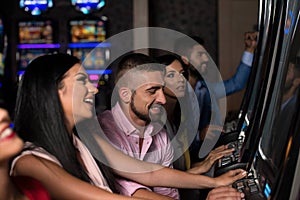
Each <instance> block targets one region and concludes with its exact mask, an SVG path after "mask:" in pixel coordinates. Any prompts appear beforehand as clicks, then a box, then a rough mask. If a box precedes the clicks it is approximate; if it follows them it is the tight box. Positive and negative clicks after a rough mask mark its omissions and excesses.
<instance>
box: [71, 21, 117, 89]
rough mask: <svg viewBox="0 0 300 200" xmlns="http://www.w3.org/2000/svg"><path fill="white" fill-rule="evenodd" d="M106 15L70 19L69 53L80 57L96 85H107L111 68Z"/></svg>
mask: <svg viewBox="0 0 300 200" xmlns="http://www.w3.org/2000/svg"><path fill="white" fill-rule="evenodd" d="M106 20H107V19H106V17H104V16H103V17H102V18H101V19H85V20H81V19H79V20H70V21H69V30H70V39H69V41H70V43H69V44H68V53H70V54H71V55H74V56H76V57H78V58H79V59H80V60H81V62H82V66H83V67H84V68H85V70H86V72H87V73H88V75H89V78H90V81H91V82H92V83H93V84H94V85H95V86H96V87H102V88H103V87H106V86H107V83H108V81H109V80H110V76H111V70H110V69H107V62H108V61H109V59H110V49H109V48H110V44H109V43H106V42H105V39H106Z"/></svg>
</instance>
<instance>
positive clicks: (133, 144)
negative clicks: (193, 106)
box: [98, 103, 179, 199]
mask: <svg viewBox="0 0 300 200" xmlns="http://www.w3.org/2000/svg"><path fill="white" fill-rule="evenodd" d="M98 120H99V122H100V126H101V128H102V129H103V131H104V133H105V135H106V136H107V137H108V139H109V140H110V141H111V142H112V143H113V145H114V146H115V147H116V148H119V149H120V150H121V151H122V152H123V153H125V154H127V155H129V156H131V157H134V158H136V159H139V160H143V161H147V162H152V163H157V164H161V165H163V166H166V167H173V165H172V162H173V148H172V146H171V143H170V140H169V138H168V136H167V133H166V131H165V130H164V129H163V128H162V127H161V125H159V124H158V123H151V124H150V125H148V126H147V127H145V131H144V141H143V144H142V146H141V149H140V135H141V134H140V132H139V130H138V129H136V128H135V127H134V126H133V124H132V123H131V122H130V121H129V119H128V118H127V117H126V115H125V114H124V112H123V111H122V109H121V107H120V105H119V103H116V105H115V106H114V107H113V108H112V110H111V111H109V110H107V111H104V112H103V113H101V114H100V115H99V117H98ZM116 181H117V188H118V189H119V190H120V192H121V194H125V195H128V196H132V195H133V194H134V193H135V192H136V191H137V190H138V189H146V190H149V191H154V192H156V193H159V194H162V195H167V196H170V197H172V198H175V199H179V193H178V190H177V189H175V188H165V187H153V188H149V187H147V186H144V185H141V184H139V183H136V182H133V181H130V180H127V179H124V178H118V179H117V180H116Z"/></svg>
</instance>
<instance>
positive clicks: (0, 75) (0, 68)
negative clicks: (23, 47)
mask: <svg viewBox="0 0 300 200" xmlns="http://www.w3.org/2000/svg"><path fill="white" fill-rule="evenodd" d="M4 38H5V34H4V25H3V21H2V18H0V107H4V105H5V100H4V59H5V51H6V42H5V39H4Z"/></svg>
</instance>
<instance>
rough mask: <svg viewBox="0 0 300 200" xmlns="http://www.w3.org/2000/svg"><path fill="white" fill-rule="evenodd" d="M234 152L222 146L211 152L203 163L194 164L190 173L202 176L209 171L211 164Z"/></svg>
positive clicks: (232, 149)
mask: <svg viewBox="0 0 300 200" xmlns="http://www.w3.org/2000/svg"><path fill="white" fill-rule="evenodd" d="M233 151H234V148H231V149H228V146H226V145H222V146H219V147H217V148H215V149H214V150H212V151H211V152H210V153H209V154H208V156H207V157H206V158H205V160H204V161H202V162H198V163H195V164H194V165H193V168H191V169H190V170H193V171H191V172H190V173H195V172H196V174H202V173H205V172H207V171H209V170H210V168H211V167H212V166H213V164H214V163H215V162H216V161H217V160H219V159H220V158H222V157H223V156H225V155H229V154H230V153H232V152H233Z"/></svg>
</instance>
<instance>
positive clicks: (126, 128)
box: [111, 102, 153, 137]
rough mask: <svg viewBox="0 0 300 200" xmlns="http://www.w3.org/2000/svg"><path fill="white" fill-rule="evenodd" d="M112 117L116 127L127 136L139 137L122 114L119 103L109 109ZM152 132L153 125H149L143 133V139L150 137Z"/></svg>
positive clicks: (137, 132) (135, 129) (137, 131)
mask: <svg viewBox="0 0 300 200" xmlns="http://www.w3.org/2000/svg"><path fill="white" fill-rule="evenodd" d="M111 111H112V115H113V117H114V119H115V122H116V124H117V125H118V127H119V128H120V129H121V130H122V131H123V132H124V133H125V134H126V135H127V136H128V135H133V136H137V137H138V136H139V135H140V134H139V130H138V129H137V128H135V126H134V125H133V124H132V123H131V122H130V121H129V119H128V118H127V116H126V115H125V113H124V112H123V110H122V108H121V106H120V104H119V102H117V103H116V105H115V106H114V107H113V108H112V109H111ZM152 132H153V125H152V124H149V125H148V126H147V127H146V129H145V132H144V137H147V136H151V133H152Z"/></svg>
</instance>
